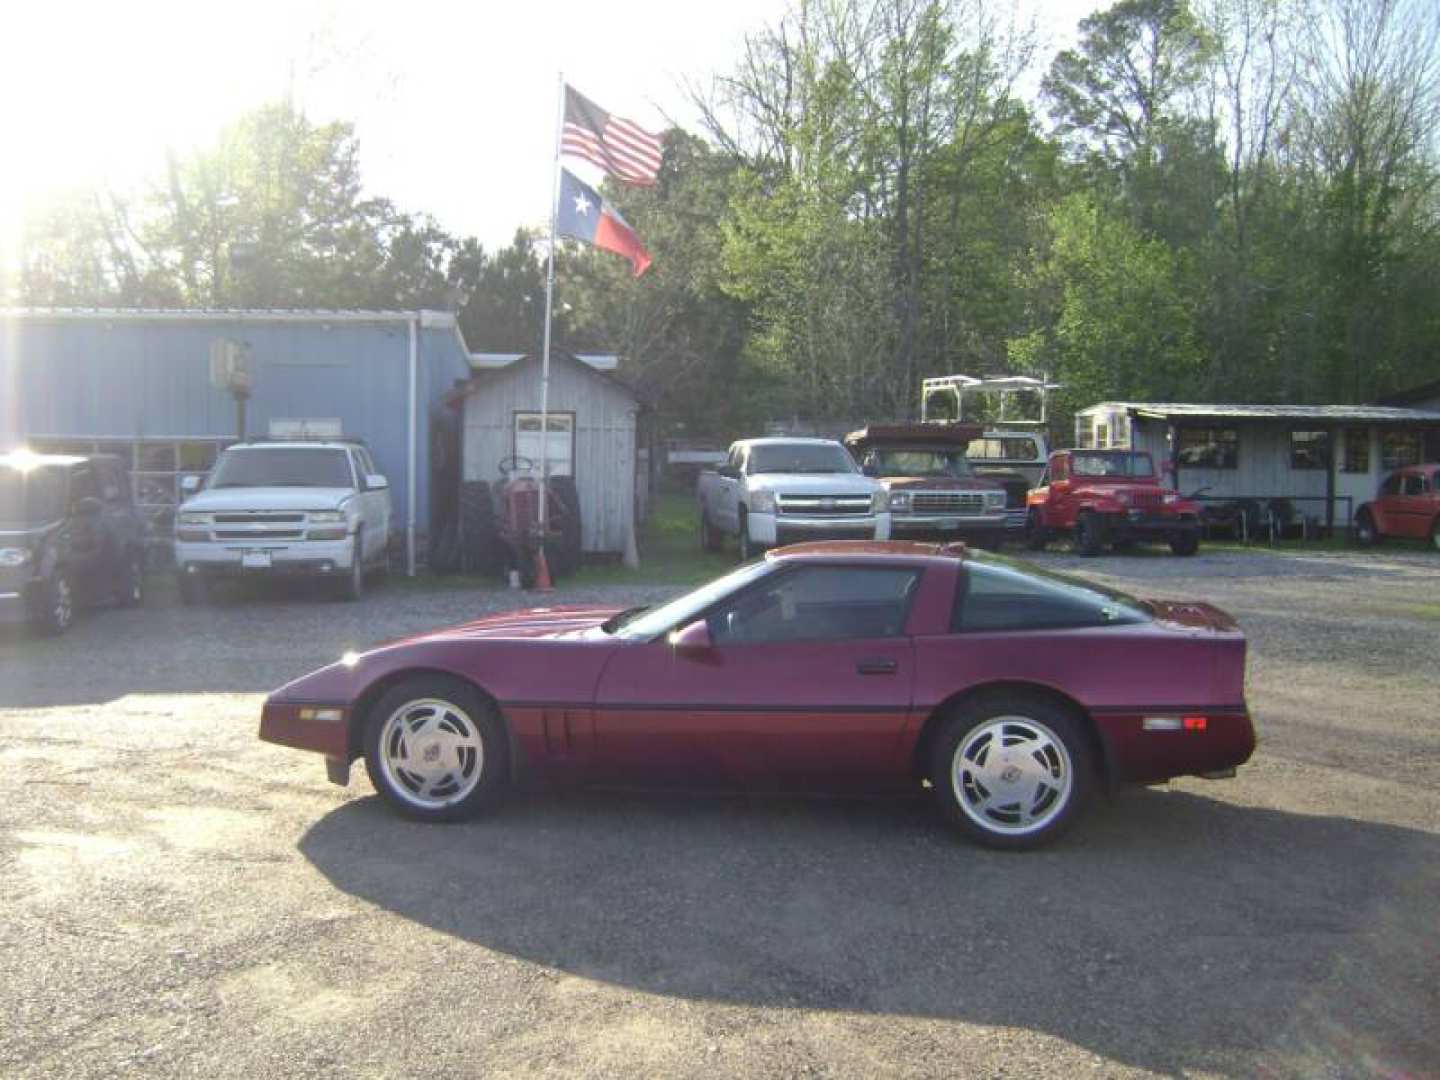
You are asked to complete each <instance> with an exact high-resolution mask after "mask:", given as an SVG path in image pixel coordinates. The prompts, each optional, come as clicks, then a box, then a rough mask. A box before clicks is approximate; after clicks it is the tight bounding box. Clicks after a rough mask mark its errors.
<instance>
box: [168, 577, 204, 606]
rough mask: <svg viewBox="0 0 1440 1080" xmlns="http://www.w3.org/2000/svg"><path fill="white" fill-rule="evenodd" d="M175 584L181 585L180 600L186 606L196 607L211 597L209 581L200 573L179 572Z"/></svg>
mask: <svg viewBox="0 0 1440 1080" xmlns="http://www.w3.org/2000/svg"><path fill="white" fill-rule="evenodd" d="M175 584H176V585H178V586H179V587H180V602H181V603H182V604H184V605H185V606H186V607H195V606H198V605H200V604H204V603H205V602H207V601H208V600H209V599H210V586H209V583H208V582H207V581H206V580H205V579H204V578H202V577H201V576H200V575H199V574H177V575H176V576H175Z"/></svg>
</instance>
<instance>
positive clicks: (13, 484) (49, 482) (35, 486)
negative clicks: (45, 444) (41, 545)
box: [0, 465, 65, 525]
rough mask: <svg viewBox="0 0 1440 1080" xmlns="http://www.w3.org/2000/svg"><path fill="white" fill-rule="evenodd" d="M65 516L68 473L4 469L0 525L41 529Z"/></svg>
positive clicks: (0, 470)
mask: <svg viewBox="0 0 1440 1080" xmlns="http://www.w3.org/2000/svg"><path fill="white" fill-rule="evenodd" d="M64 516H65V470H64V469H62V468H60V467H58V466H55V465H42V466H40V467H39V468H35V469H17V468H14V467H13V466H9V465H0V524H4V525H38V524H42V523H43V522H47V521H58V520H59V519H60V518H62V517H64Z"/></svg>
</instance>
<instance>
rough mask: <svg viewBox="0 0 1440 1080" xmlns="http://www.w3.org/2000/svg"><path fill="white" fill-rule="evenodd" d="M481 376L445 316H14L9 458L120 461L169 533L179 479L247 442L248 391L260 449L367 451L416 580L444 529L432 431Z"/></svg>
mask: <svg viewBox="0 0 1440 1080" xmlns="http://www.w3.org/2000/svg"><path fill="white" fill-rule="evenodd" d="M237 369H238V373H239V376H240V378H239V379H238V380H237V378H236V373H237ZM469 374H470V366H469V357H468V353H467V351H466V348H465V343H464V340H463V339H462V338H461V336H460V331H459V328H458V326H457V324H456V321H455V318H454V316H453V315H451V314H448V313H446V312H436V311H124V310H39V309H13V310H4V309H0V450H4V449H8V448H10V447H13V446H16V445H22V444H27V445H30V446H33V447H35V448H36V449H44V450H72V451H73V450H80V451H96V450H99V451H104V452H108V453H118V454H120V455H121V456H122V457H123V458H125V459H126V461H127V462H128V463H129V464H130V467H131V470H132V476H133V478H134V483H135V486H136V498H137V501H138V502H139V503H140V504H141V505H142V507H144V508H145V509H146V511H147V512H148V513H149V515H150V517H151V519H152V521H153V522H154V523H155V525H156V528H157V531H161V532H163V531H165V530H167V529H168V526H169V523H170V519H171V517H173V513H174V507H175V504H176V501H177V498H178V493H179V478H180V476H182V475H186V474H190V473H203V472H205V471H207V470H208V469H209V468H210V465H211V464H212V463H213V462H214V458H215V455H216V453H218V451H219V449H220V448H221V447H222V446H224V445H226V444H227V443H229V442H232V441H234V440H235V439H236V437H237V435H238V432H237V407H236V400H235V395H234V393H233V392H232V390H230V389H227V388H226V387H227V385H229V382H236V381H239V382H240V384H241V385H243V384H244V383H248V393H249V397H248V400H247V401H246V402H245V427H246V434H248V435H250V436H256V435H267V434H271V433H275V434H286V433H290V432H293V431H297V430H307V431H312V432H315V433H324V434H334V433H337V432H338V433H340V434H344V435H346V436H356V437H359V438H362V439H364V440H365V442H366V443H367V444H368V445H369V447H370V449H371V452H372V453H373V455H374V457H375V460H376V462H377V464H378V465H379V466H380V468H381V469H382V470H384V471H385V473H386V474H387V475H388V476H389V478H390V483H391V491H392V493H393V498H394V505H395V520H396V521H397V522H399V523H402V525H403V528H404V529H405V531H406V537H407V555H408V562H409V565H410V567H411V568H412V571H413V567H414V555H415V537H416V534H417V533H421V534H423V533H425V532H426V531H427V529H428V527H429V521H430V467H429V447H430V445H431V440H430V434H431V425H432V420H433V417H434V415H435V412H436V410H438V409H440V408H441V407H442V406H441V405H440V400H441V397H442V395H443V394H444V393H445V391H446V390H448V389H449V388H450V387H451V386H452V385H453V384H454V383H455V381H456V380H458V379H464V378H466V377H467V376H468V375H469ZM227 378H228V380H229V382H227Z"/></svg>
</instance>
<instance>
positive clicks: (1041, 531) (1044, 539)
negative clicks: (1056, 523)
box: [1025, 510, 1050, 551]
mask: <svg viewBox="0 0 1440 1080" xmlns="http://www.w3.org/2000/svg"><path fill="white" fill-rule="evenodd" d="M1049 540H1050V537H1049V536H1048V535H1047V534H1046V532H1045V523H1044V521H1042V520H1041V518H1040V511H1038V510H1031V511H1030V513H1029V514H1028V515H1026V517H1025V546H1026V548H1028V549H1029V550H1031V551H1044V550H1045V545H1046V543H1048V542H1049Z"/></svg>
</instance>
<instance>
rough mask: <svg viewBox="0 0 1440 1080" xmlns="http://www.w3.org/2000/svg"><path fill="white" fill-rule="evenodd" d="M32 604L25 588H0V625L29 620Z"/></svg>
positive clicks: (15, 623)
mask: <svg viewBox="0 0 1440 1080" xmlns="http://www.w3.org/2000/svg"><path fill="white" fill-rule="evenodd" d="M33 611H34V606H33V605H32V604H31V603H30V599H29V595H28V592H27V591H26V590H25V589H17V588H14V587H13V586H12V587H7V588H5V589H3V590H0V626H15V625H17V624H19V623H25V622H29V621H30V616H31V614H32V613H33Z"/></svg>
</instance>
